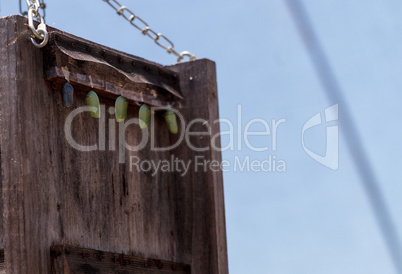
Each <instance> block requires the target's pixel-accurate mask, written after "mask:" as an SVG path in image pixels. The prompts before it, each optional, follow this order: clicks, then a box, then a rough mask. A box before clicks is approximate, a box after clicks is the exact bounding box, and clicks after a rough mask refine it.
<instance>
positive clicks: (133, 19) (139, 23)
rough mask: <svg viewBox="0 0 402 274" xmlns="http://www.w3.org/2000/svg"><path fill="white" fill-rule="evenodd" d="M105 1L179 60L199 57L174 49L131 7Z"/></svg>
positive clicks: (166, 39) (114, 1)
mask: <svg viewBox="0 0 402 274" xmlns="http://www.w3.org/2000/svg"><path fill="white" fill-rule="evenodd" d="M27 1H29V0H27ZM31 1H32V0H31ZM103 1H104V2H106V3H108V4H109V5H110V6H111V7H112V8H113V9H114V10H115V11H116V12H117V14H118V15H120V16H123V17H124V18H125V19H126V20H127V21H128V22H130V24H131V25H133V27H135V28H136V29H138V30H139V31H141V33H142V34H143V35H146V36H148V37H149V38H151V39H152V40H153V41H154V42H155V43H156V44H157V45H158V46H160V47H161V48H163V49H165V50H166V51H167V52H168V53H169V54H173V55H175V56H176V57H177V62H181V61H182V60H183V59H184V57H189V58H190V60H195V59H197V57H196V56H195V55H194V54H192V53H190V52H188V51H182V52H180V53H178V52H177V51H176V50H175V49H174V44H173V42H172V41H170V40H169V39H168V38H167V37H166V36H164V35H163V34H161V33H157V32H155V31H154V30H153V29H151V28H150V27H149V25H148V24H147V22H145V21H144V20H143V19H141V17H138V16H137V15H135V14H134V13H133V12H132V11H131V10H130V9H128V8H127V7H125V6H123V5H121V4H120V3H119V2H117V1H116V0H103Z"/></svg>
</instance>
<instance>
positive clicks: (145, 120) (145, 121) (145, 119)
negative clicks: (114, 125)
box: [138, 104, 151, 128]
mask: <svg viewBox="0 0 402 274" xmlns="http://www.w3.org/2000/svg"><path fill="white" fill-rule="evenodd" d="M138 118H139V119H140V128H147V127H148V126H149V123H150V122H151V109H150V108H149V107H148V106H147V105H146V104H143V105H142V106H141V107H140V111H139V115H138Z"/></svg>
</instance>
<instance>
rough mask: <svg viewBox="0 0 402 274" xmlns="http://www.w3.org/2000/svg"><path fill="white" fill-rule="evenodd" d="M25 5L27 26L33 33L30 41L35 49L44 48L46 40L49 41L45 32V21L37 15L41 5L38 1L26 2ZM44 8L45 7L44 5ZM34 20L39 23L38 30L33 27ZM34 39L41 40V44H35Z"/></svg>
mask: <svg viewBox="0 0 402 274" xmlns="http://www.w3.org/2000/svg"><path fill="white" fill-rule="evenodd" d="M26 2H27V5H28V12H27V15H28V24H29V28H30V29H31V31H32V33H33V37H31V41H32V43H33V44H34V46H35V47H37V48H43V47H44V46H46V44H47V42H48V40H49V34H48V32H47V28H46V24H45V19H44V18H43V17H42V15H40V13H39V8H40V7H41V5H42V4H43V3H42V4H41V3H40V2H39V0H26ZM45 7H46V5H45ZM34 18H36V19H37V20H38V21H39V22H40V23H39V25H38V28H37V29H35V25H34V20H33V19H34ZM35 38H36V39H39V40H41V41H42V42H40V43H37V42H36V41H35Z"/></svg>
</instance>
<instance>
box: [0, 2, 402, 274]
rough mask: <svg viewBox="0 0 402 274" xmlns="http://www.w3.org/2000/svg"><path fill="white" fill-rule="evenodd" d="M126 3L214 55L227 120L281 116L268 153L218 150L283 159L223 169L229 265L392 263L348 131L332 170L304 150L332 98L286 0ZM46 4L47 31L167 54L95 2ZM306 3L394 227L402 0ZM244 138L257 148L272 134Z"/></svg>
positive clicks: (283, 269)
mask: <svg viewBox="0 0 402 274" xmlns="http://www.w3.org/2000/svg"><path fill="white" fill-rule="evenodd" d="M120 2H121V3H122V4H124V5H126V6H128V7H129V8H130V9H131V10H132V11H134V12H135V13H136V14H138V15H139V16H141V18H143V19H145V20H146V21H147V22H148V23H149V25H150V26H151V27H152V28H153V29H155V30H156V31H157V32H162V33H163V34H165V35H166V36H167V37H168V38H169V39H171V40H172V41H173V42H174V43H175V46H176V49H177V50H179V51H181V50H189V51H191V52H193V53H195V54H196V55H197V56H198V57H203V58H204V57H205V58H209V59H212V60H214V61H216V63H217V68H218V87H219V100H220V115H221V117H222V118H226V119H229V120H232V121H234V122H235V121H236V119H237V109H238V105H241V108H242V120H243V123H244V124H245V123H247V121H249V120H251V119H254V118H259V119H264V120H266V121H269V122H270V121H271V120H272V119H276V120H280V119H286V123H284V124H282V125H281V126H280V127H279V130H278V135H277V142H278V143H277V150H276V151H273V150H272V149H270V151H266V152H253V151H251V150H249V149H247V147H246V146H244V145H243V149H242V150H234V151H225V152H224V153H223V158H224V159H225V160H228V161H232V162H233V161H234V159H235V158H236V157H240V158H242V157H243V158H244V157H246V156H248V157H250V159H252V160H264V159H267V157H269V155H271V156H275V157H277V159H282V160H283V161H285V162H286V172H283V173H279V172H234V171H230V172H226V173H225V174H224V181H225V204H226V220H227V236H228V252H229V267H230V273H234V274H236V273H239V274H240V273H241V274H243V273H270V274H271V273H274V274H276V273H278V274H290V273H292V274H294V273H306V274H307V273H308V274H322V273H326V274H331V273H334V274H335V273H337V274H338V273H342V274H356V273H362V274H363V273H364V274H378V273H382V274H388V273H389V274H393V273H395V272H394V269H393V266H392V264H391V260H390V257H389V254H388V252H387V249H386V246H385V244H384V241H383V238H382V236H381V234H380V230H379V228H378V225H377V223H376V220H375V218H374V216H373V214H372V212H371V209H370V204H369V201H368V199H367V196H366V194H365V192H364V190H363V188H362V184H361V182H360V180H359V177H358V175H357V173H356V169H355V165H354V163H353V161H352V159H351V153H353V151H352V152H351V151H349V150H348V149H347V147H346V144H345V140H344V137H343V136H342V134H341V138H340V143H339V146H340V149H339V169H338V170H337V171H333V170H330V169H328V168H326V167H324V166H322V165H320V164H319V163H317V162H315V161H314V160H313V159H311V158H310V157H309V156H308V155H307V154H306V153H305V152H304V150H303V147H302V144H301V132H302V127H303V125H304V124H305V123H306V121H307V120H308V119H310V118H311V117H312V116H314V115H315V114H316V113H319V112H323V111H324V110H325V109H326V108H327V107H329V106H331V105H334V104H336V103H338V102H331V101H328V100H327V97H326V96H325V92H324V90H323V87H322V86H321V85H320V82H319V79H318V78H317V75H316V73H315V71H314V67H313V66H312V63H311V62H310V59H309V56H308V54H307V52H306V50H305V47H304V45H303V43H302V41H301V39H300V36H299V34H298V32H297V29H296V27H295V24H294V22H293V20H292V17H291V14H290V13H289V11H288V9H287V6H286V5H285V2H286V1H284V0H267V1H256V0H250V1H239V0H233V1H230V2H228V1H212V0H204V1H186V2H185V3H184V2H183V1H155V0H147V1H129V0H120ZM0 3H1V12H0V13H1V16H5V15H10V14H15V13H18V2H17V1H9V0H7V1H6V0H1V2H0ZM46 3H47V5H48V8H47V18H46V19H47V23H48V24H49V25H51V26H53V27H56V28H59V29H61V30H64V31H66V32H70V33H73V34H75V35H77V36H81V37H83V38H86V39H89V40H92V41H95V42H98V43H101V44H104V45H107V46H110V47H112V48H116V49H119V50H122V51H125V52H128V53H131V54H134V55H137V56H140V57H143V58H146V59H149V60H152V61H155V62H158V63H161V64H171V63H174V62H175V58H174V57H173V56H171V55H168V54H166V53H165V52H164V51H163V50H162V49H160V48H158V47H157V46H156V45H155V44H154V43H153V42H152V41H151V40H149V39H146V38H145V37H143V36H142V35H141V34H140V33H139V32H138V31H137V30H136V29H134V28H133V27H132V26H130V24H128V23H127V22H125V21H124V19H123V18H121V17H119V16H117V15H116V13H115V12H114V11H113V10H112V9H111V8H110V7H109V6H108V5H107V4H106V3H104V2H103V1H101V0H96V1H95V0H90V1H78V0H70V1H55V0H47V1H46ZM303 3H304V4H305V6H306V9H307V11H308V13H309V15H310V17H311V20H312V22H313V23H314V28H315V30H316V32H317V34H318V37H319V39H320V41H321V43H322V45H323V47H324V50H325V52H326V53H327V55H328V57H329V59H330V63H331V65H332V67H333V69H334V72H335V75H336V77H337V79H338V81H339V84H340V86H341V88H342V90H343V92H344V96H345V98H346V100H347V102H348V104H349V106H350V107H351V111H352V114H353V116H354V119H355V121H356V122H357V127H358V128H357V130H358V131H359V132H360V133H361V136H362V142H363V144H364V146H365V148H366V150H367V155H368V156H369V158H370V161H371V162H372V164H373V168H374V171H375V172H376V173H377V175H378V178H379V180H380V183H381V188H382V190H383V192H384V196H385V197H386V201H387V204H388V206H389V208H390V209H391V213H392V216H393V218H394V221H395V223H396V225H397V229H398V230H399V231H401V228H402V219H401V218H400V212H401V210H402V203H401V194H402V185H401V181H402V180H401V179H402V178H401V177H402V173H401V169H400V163H401V160H400V155H402V146H401V145H400V140H402V129H401V127H399V125H400V120H399V117H401V115H402V108H401V107H400V103H401V98H402V96H401V92H400V91H401V90H402V77H401V74H402V61H401V60H402V39H401V33H402V17H401V16H400V15H401V14H402V1H399V0H365V1H363V0H355V1H346V0H325V1H313V0H304V1H303ZM23 6H24V7H25V1H23ZM222 129H224V128H222ZM259 129H261V128H260V127H258V125H256V127H255V128H254V130H259ZM340 132H341V133H342V127H341V128H340ZM305 138H306V145H307V146H308V147H309V148H310V149H311V150H314V151H316V152H317V153H320V154H325V140H326V134H325V125H322V126H317V127H315V128H314V129H311V131H309V132H308V133H306V136H305ZM250 140H251V141H252V143H253V144H254V145H255V146H265V145H266V144H268V145H270V143H271V141H272V140H271V138H270V137H252V138H250ZM223 141H224V142H225V141H227V139H225V138H223ZM236 141H237V140H236ZM400 237H402V235H400Z"/></svg>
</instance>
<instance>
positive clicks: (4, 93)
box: [0, 16, 228, 274]
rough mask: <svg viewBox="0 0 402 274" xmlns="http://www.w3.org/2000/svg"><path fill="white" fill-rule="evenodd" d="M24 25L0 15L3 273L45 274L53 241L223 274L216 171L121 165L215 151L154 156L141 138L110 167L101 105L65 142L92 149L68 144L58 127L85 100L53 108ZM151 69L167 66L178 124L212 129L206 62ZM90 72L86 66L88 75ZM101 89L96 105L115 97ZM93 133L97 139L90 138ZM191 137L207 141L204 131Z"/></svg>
mask: <svg viewBox="0 0 402 274" xmlns="http://www.w3.org/2000/svg"><path fill="white" fill-rule="evenodd" d="M26 23H27V21H26V19H25V18H23V17H20V16H11V17H6V18H1V19H0V38H1V39H0V44H1V47H0V52H1V53H0V79H1V84H0V96H1V98H2V100H0V150H1V188H2V199H1V200H2V204H1V206H2V212H3V218H2V226H0V229H2V230H0V232H1V233H0V234H1V235H0V239H1V241H0V243H4V250H5V266H6V270H7V273H29V274H31V273H49V272H50V270H51V258H50V256H49V254H50V248H51V246H58V245H69V246H75V247H78V248H85V249H92V250H97V251H103V252H111V253H118V254H125V255H127V256H134V257H138V258H152V259H156V260H161V261H167V262H173V263H178V264H184V265H190V266H191V272H192V273H227V272H228V269H227V251H226V229H225V215H224V202H223V201H224V200H223V181H222V172H220V171H219V172H212V171H211V170H207V171H206V172H202V171H198V172H196V171H195V170H194V169H191V170H190V171H189V172H188V173H187V174H186V175H185V176H181V175H182V174H180V173H179V172H167V173H157V174H155V176H152V172H145V171H137V170H133V171H130V164H129V160H130V157H139V159H148V160H152V159H154V160H166V161H170V160H171V159H172V157H179V158H180V159H183V160H193V161H194V159H195V157H197V156H199V157H204V159H206V160H217V161H220V160H221V155H220V152H218V151H214V150H212V149H209V150H208V151H204V152H194V151H193V150H191V149H189V147H188V146H187V145H186V144H185V143H184V142H183V143H181V144H180V145H179V146H178V147H177V148H175V149H174V150H170V151H154V150H152V149H151V144H150V143H148V144H147V146H145V148H144V149H142V150H140V151H128V150H126V151H125V152H124V155H125V160H126V162H125V163H124V164H119V149H120V147H121V144H120V147H119V144H118V143H113V142H112V140H113V138H112V137H114V139H116V140H119V139H118V130H115V131H113V128H118V125H117V124H116V122H115V121H114V115H112V114H109V112H108V111H105V112H102V113H103V115H102V118H101V119H100V120H97V119H93V118H92V117H90V116H89V115H88V114H87V113H83V114H80V115H78V116H77V117H76V118H75V119H74V122H73V131H72V135H73V137H74V139H75V140H77V141H78V142H80V144H82V145H93V144H99V145H98V148H99V150H96V151H90V152H85V151H78V150H76V149H74V148H72V147H71V146H70V144H69V143H68V142H67V140H66V137H65V133H64V124H65V121H66V119H67V117H68V115H69V114H70V113H71V112H72V111H74V109H76V108H77V107H80V106H84V105H85V92H77V93H76V94H75V98H74V100H75V101H74V106H73V107H72V108H69V109H64V108H63V107H62V105H61V94H60V92H58V91H57V89H56V90H53V89H52V88H51V87H50V86H49V85H48V84H47V83H46V81H45V78H46V77H47V76H46V69H44V68H47V64H46V62H47V60H48V58H49V56H45V53H46V50H38V49H37V48H35V47H34V46H33V45H32V44H31V42H30V40H29V39H28V38H29V37H30V33H29V29H28V28H27V26H26ZM69 37H70V36H69ZM75 39H77V42H80V43H81V42H82V43H84V42H83V41H82V40H81V39H80V38H75ZM95 51H96V50H95ZM56 54H57V53H56ZM116 54H117V55H118V54H120V53H119V52H116ZM130 58H131V57H130ZM132 58H135V57H132ZM155 66H157V67H158V68H160V69H161V70H166V71H174V72H175V73H177V75H178V77H179V79H180V82H179V83H180V90H181V93H182V96H183V98H184V100H182V103H181V104H180V105H178V106H177V109H178V110H179V111H180V112H181V113H182V114H183V115H184V118H185V126H187V125H188V123H189V122H190V121H191V120H192V119H194V118H199V119H204V120H205V121H207V122H208V123H211V125H212V129H211V133H212V135H213V134H216V133H217V132H219V125H217V124H213V123H212V121H214V120H215V119H218V117H219V115H218V101H217V89H216V71H215V64H214V63H213V62H212V61H209V60H206V59H201V60H196V61H191V62H186V63H182V64H177V65H174V66H170V67H163V66H160V65H157V64H155ZM104 69H105V68H104V66H102V68H101V70H104ZM94 71H97V65H96V64H93V67H92V68H91V70H90V71H89V72H88V74H92V73H93V72H94ZM81 73H83V74H85V72H83V71H81ZM139 88H140V87H139ZM139 91H140V92H141V90H139ZM103 92H104V93H102V94H100V95H101V97H100V100H101V103H102V104H103V105H104V106H105V110H107V109H109V108H110V107H113V106H114V100H113V99H112V98H113V96H115V95H107V96H104V95H105V93H108V91H107V90H106V91H105V90H104V91H103ZM144 92H145V91H144ZM138 109H139V107H138V106H136V105H130V107H129V111H128V119H130V118H135V117H138ZM154 125H155V134H156V138H155V145H156V146H159V147H161V146H169V145H171V144H173V143H174V142H175V141H176V139H177V138H178V137H177V136H175V135H171V134H170V133H169V132H168V130H167V127H166V124H165V121H164V119H163V117H162V116H161V115H159V114H158V115H156V117H155V121H154ZM196 127H197V126H196ZM198 127H200V124H199V125H198ZM102 129H105V130H106V134H105V135H99V131H100V130H102ZM148 130H149V129H148ZM183 130H185V129H184V128H182V127H181V128H180V131H183ZM142 133H143V132H142V131H141V130H140V129H139V127H137V126H133V125H132V126H129V127H127V129H126V132H125V137H126V139H127V142H128V143H129V144H131V145H134V144H138V143H139V141H140V140H141V138H142ZM191 140H192V142H193V144H194V145H196V146H204V145H205V146H208V144H209V142H210V136H205V137H203V138H201V137H200V136H193V137H191ZM103 141H104V142H103ZM0 219H1V218H0ZM66 273H67V272H66Z"/></svg>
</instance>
